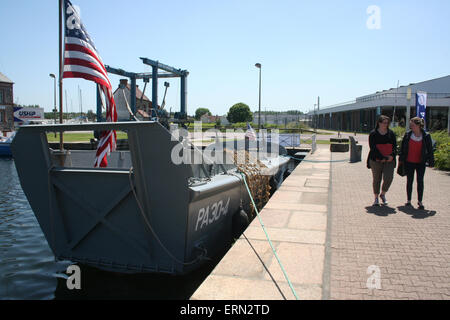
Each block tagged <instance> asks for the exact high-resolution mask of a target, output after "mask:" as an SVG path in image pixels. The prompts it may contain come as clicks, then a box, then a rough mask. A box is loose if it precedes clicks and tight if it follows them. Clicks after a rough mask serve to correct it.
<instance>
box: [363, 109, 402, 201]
mask: <svg viewBox="0 0 450 320" xmlns="http://www.w3.org/2000/svg"><path fill="white" fill-rule="evenodd" d="M390 122H391V119H390V118H389V117H387V116H380V117H379V118H378V121H377V125H376V128H375V130H373V131H372V132H371V133H370V135H369V146H370V152H369V157H368V159H367V167H368V168H370V169H372V176H373V181H372V187H373V193H374V195H375V200H374V202H373V205H374V206H378V205H379V201H378V197H380V199H381V201H382V202H383V204H384V205H387V204H388V201H387V199H386V193H387V192H388V190H389V187H390V186H391V183H392V180H393V179H394V169H395V165H396V160H395V155H396V150H397V138H396V137H395V133H394V132H393V131H392V130H390V129H389V124H390ZM381 180H383V185H382V186H381ZM380 186H381V193H380Z"/></svg>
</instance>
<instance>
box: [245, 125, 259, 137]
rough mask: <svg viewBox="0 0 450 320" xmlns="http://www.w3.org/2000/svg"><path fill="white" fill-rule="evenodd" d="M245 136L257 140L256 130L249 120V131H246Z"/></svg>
mask: <svg viewBox="0 0 450 320" xmlns="http://www.w3.org/2000/svg"><path fill="white" fill-rule="evenodd" d="M245 137H247V138H248V139H249V140H256V134H255V130H253V128H252V126H251V125H250V123H248V122H247V131H246V132H245Z"/></svg>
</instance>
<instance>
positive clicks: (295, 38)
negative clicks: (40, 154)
mask: <svg viewBox="0 0 450 320" xmlns="http://www.w3.org/2000/svg"><path fill="white" fill-rule="evenodd" d="M72 3H73V4H74V5H78V6H79V7H80V9H81V18H82V21H83V23H84V25H85V27H86V29H87V31H88V32H89V34H90V36H91V37H92V38H93V40H94V43H95V45H96V47H97V49H98V51H99V53H100V55H101V56H102V59H103V61H104V62H105V64H107V65H110V66H113V67H118V68H122V69H125V70H129V71H134V72H148V71H150V68H149V67H148V66H145V65H144V64H142V62H141V60H140V59H139V57H147V58H150V59H153V60H159V61H160V62H162V63H165V64H168V65H171V66H174V67H176V68H181V69H186V70H188V71H189V72H190V74H189V77H188V113H189V114H193V113H194V112H195V109H196V108H198V107H206V108H209V109H210V110H211V112H212V113H213V114H226V112H227V111H228V109H229V108H230V107H231V106H232V105H233V104H234V103H237V102H244V103H246V104H248V105H249V106H250V108H251V109H252V110H253V111H254V110H257V107H258V69H257V68H255V66H254V65H255V63H256V62H259V63H261V64H262V109H263V110H264V109H267V110H280V111H282V110H288V109H297V110H302V111H308V110H311V109H312V108H313V104H314V103H315V102H316V100H317V96H320V100H321V106H322V107H325V106H327V105H331V104H335V103H340V102H344V101H348V100H352V99H354V98H355V97H357V96H361V95H365V94H370V93H373V92H375V91H378V90H382V89H388V88H391V87H395V86H396V85H397V81H400V85H405V84H409V83H411V82H419V81H424V80H429V79H432V78H437V77H441V76H446V75H449V74H450V60H449V57H450V42H449V41H448V35H449V33H450V19H448V13H449V12H450V2H449V1H445V0H441V1H437V0H429V1H414V0H410V1H403V0H389V1H385V0H382V1H377V0H371V1H365V0H359V1H335V0H334V1H331V0H330V1H300V0H279V1H268V0H259V1H253V0H240V1H235V0H227V1H225V0H222V1H212V0H210V1H206V0H205V1H203V0H194V1H178V0H177V1H174V0H173V1H172V0H167V1H148V0H130V1H118V0H95V1H89V0H73V1H72ZM371 5H376V6H378V7H379V9H380V14H381V15H380V18H381V20H380V21H381V29H377V30H373V29H369V28H368V27H367V25H366V22H367V20H368V19H369V18H370V15H369V14H368V13H367V8H368V7H369V6H371ZM57 27H58V1H57V0H51V1H50V0H42V1H34V0H33V1H32V0H16V1H5V0H2V1H0V28H1V30H6V33H5V32H3V31H2V34H1V37H2V41H1V43H2V45H1V46H2V47H1V50H0V72H2V73H4V74H5V75H6V76H8V77H9V78H10V79H12V80H13V81H14V82H15V85H14V98H15V100H16V101H17V100H18V101H17V102H18V103H20V104H39V105H40V106H41V107H44V108H45V110H46V111H50V110H51V109H52V106H53V79H51V78H50V77H49V76H48V74H49V73H55V74H56V73H57V72H58V54H57V51H58V50H57V41H58V29H57ZM110 79H111V81H112V83H113V87H114V89H115V88H116V87H117V86H118V83H119V79H120V77H118V76H114V75H111V77H110ZM164 81H165V80H164V79H161V81H160V89H159V101H160V102H161V100H162V96H163V94H164V90H163V89H164V87H163V82H164ZM170 83H171V87H170V88H169V93H168V97H167V102H166V106H167V107H168V108H170V107H171V108H172V110H178V109H179V101H180V98H179V90H180V85H179V81H177V80H176V79H173V80H170ZM138 84H139V85H140V87H141V88H142V87H143V83H142V82H141V83H139V82H138ZM78 86H80V88H81V90H82V94H83V98H82V100H83V111H86V110H87V109H92V110H95V103H96V100H95V85H94V84H93V83H92V82H89V81H86V80H78V79H66V80H64V88H65V90H67V93H68V99H67V100H68V107H69V110H70V111H74V112H77V111H79V100H78V93H77V89H78ZM146 94H147V96H148V97H149V98H151V88H150V86H148V87H147V91H146Z"/></svg>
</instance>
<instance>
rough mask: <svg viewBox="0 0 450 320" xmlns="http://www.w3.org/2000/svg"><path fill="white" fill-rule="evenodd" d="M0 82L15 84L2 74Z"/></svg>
mask: <svg viewBox="0 0 450 320" xmlns="http://www.w3.org/2000/svg"><path fill="white" fill-rule="evenodd" d="M0 82H6V83H14V82H12V81H11V80H10V79H9V78H8V77H7V76H5V75H4V74H3V73H1V72H0Z"/></svg>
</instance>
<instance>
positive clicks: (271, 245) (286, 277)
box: [240, 172, 299, 300]
mask: <svg viewBox="0 0 450 320" xmlns="http://www.w3.org/2000/svg"><path fill="white" fill-rule="evenodd" d="M240 174H241V176H242V179H243V180H244V183H245V187H246V189H247V192H248V194H249V196H250V200H251V201H252V203H253V207H254V208H255V212H256V216H257V217H258V220H259V223H260V224H261V227H262V229H263V231H264V233H265V234H266V238H267V241H268V242H269V245H270V247H271V248H272V252H273V254H274V255H275V258H276V259H277V261H278V264H279V265H280V268H281V271H282V272H283V275H284V278H285V279H286V281H287V282H288V284H289V287H290V288H291V291H292V293H293V294H294V297H295V299H296V300H299V297H298V295H297V292H295V289H294V286H293V285H292V283H291V280H289V277H288V275H287V273H286V270H285V269H284V266H283V263H282V262H281V260H280V258H279V257H278V254H277V251H276V250H275V247H274V246H273V244H272V241H271V240H270V237H269V234H268V233H267V231H266V228H265V227H264V223H263V221H262V219H261V217H260V215H259V211H258V208H257V207H256V204H255V201H254V200H253V197H252V193H251V192H250V189H249V187H248V184H247V180H246V179H245V175H244V174H243V173H242V172H240Z"/></svg>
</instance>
